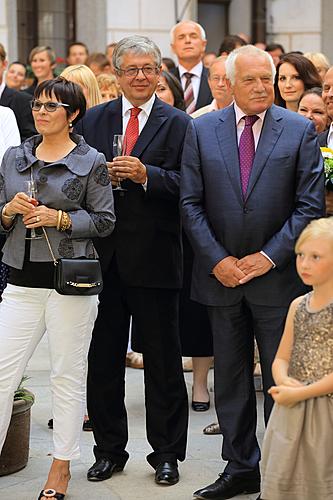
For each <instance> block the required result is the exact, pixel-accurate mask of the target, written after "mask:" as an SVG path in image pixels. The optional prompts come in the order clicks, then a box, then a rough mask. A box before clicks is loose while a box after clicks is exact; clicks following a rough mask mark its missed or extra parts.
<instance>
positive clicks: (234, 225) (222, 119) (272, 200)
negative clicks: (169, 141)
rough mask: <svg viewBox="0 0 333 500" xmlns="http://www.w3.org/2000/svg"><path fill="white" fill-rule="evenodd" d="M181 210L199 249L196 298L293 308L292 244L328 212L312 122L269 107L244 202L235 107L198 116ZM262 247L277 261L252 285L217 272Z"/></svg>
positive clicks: (188, 147) (187, 149)
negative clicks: (231, 284)
mask: <svg viewBox="0 0 333 500" xmlns="http://www.w3.org/2000/svg"><path fill="white" fill-rule="evenodd" d="M181 210H182V215H183V221H184V227H185V230H186V232H187V234H188V237H189V239H190V241H191V243H192V246H193V248H194V252H195V264H194V271H193V281H192V294H193V298H194V299H196V300H198V301H199V302H203V303H204V304H207V305H231V304H235V303H237V302H238V301H239V300H241V298H242V297H243V296H245V297H246V298H247V300H249V301H250V302H252V303H255V304H258V305H276V306H282V305H287V304H288V303H289V302H290V300H292V298H293V297H295V296H296V295H298V294H300V293H301V291H302V284H301V282H300V280H299V279H298V277H297V275H296V271H295V265H294V257H293V256H294V245H295V241H296V239H297V237H298V236H299V234H300V232H301V231H302V229H303V228H304V227H305V226H306V224H307V223H308V222H309V221H310V220H311V219H314V218H317V217H321V216H322V215H324V176H323V164H322V157H321V154H320V150H319V147H318V142H317V137H316V134H315V130H314V127H313V124H312V123H311V122H310V121H309V120H306V119H304V118H303V117H301V116H299V115H298V114H297V113H292V112H290V111H287V110H285V109H283V108H280V107H277V106H275V105H273V106H272V107H271V108H269V109H268V110H267V113H266V116H265V120H264V124H263V128H262V131H261V135H260V140H259V143H258V146H257V149H256V154H255V159H254V163H253V167H252V171H251V176H250V180H249V185H248V190H247V196H246V200H245V201H244V199H243V195H242V190H241V183H240V170H239V158H238V145H237V132H236V123H235V113H234V108H233V106H229V107H228V108H225V109H223V110H221V111H215V112H214V113H208V114H206V115H204V116H202V117H200V118H197V119H196V120H193V121H192V122H191V123H190V125H189V128H188V132H187V136H186V140H185V145H184V153H183V162H182V178H181ZM261 250H262V251H264V252H265V253H266V254H267V255H268V256H269V257H270V258H271V259H272V260H273V261H274V263H275V264H276V268H275V269H272V270H270V271H269V272H268V273H267V274H265V275H263V276H261V277H258V278H255V279H253V280H252V281H250V282H249V283H247V284H246V285H243V286H238V287H236V288H227V287H224V286H223V285H222V284H220V283H219V282H218V281H217V280H216V279H215V278H212V277H211V271H212V269H213V268H214V266H215V265H216V264H217V263H218V262H219V261H220V260H222V259H223V258H225V257H227V256H229V255H232V256H234V257H237V258H241V257H244V256H245V255H248V254H251V253H255V252H258V251H261Z"/></svg>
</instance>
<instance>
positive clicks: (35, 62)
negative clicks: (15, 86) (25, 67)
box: [24, 45, 56, 95]
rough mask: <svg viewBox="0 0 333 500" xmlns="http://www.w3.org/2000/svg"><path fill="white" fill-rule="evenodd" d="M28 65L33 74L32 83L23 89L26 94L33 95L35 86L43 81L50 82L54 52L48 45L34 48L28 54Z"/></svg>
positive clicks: (54, 60)
mask: <svg viewBox="0 0 333 500" xmlns="http://www.w3.org/2000/svg"><path fill="white" fill-rule="evenodd" d="M29 63H30V65H31V70H32V72H33V74H34V77H35V79H34V82H33V83H32V85H30V87H28V88H27V89H25V90H24V91H25V92H28V94H31V95H34V92H35V89H36V87H37V85H39V84H40V83H42V82H44V81H45V80H52V78H53V77H54V74H53V70H54V69H55V67H56V55H55V52H54V51H53V50H52V49H51V47H49V46H48V45H40V46H37V47H34V48H33V49H32V51H31V52H30V54H29Z"/></svg>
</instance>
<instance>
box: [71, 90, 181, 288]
mask: <svg viewBox="0 0 333 500" xmlns="http://www.w3.org/2000/svg"><path fill="white" fill-rule="evenodd" d="M190 120H191V118H190V117H189V116H187V115H186V113H184V112H183V111H179V110H178V109H175V108H173V107H172V106H169V105H168V104H165V103H164V102H162V101H161V100H160V99H158V98H156V99H155V102H154V105H153V108H152V111H151V113H150V115H149V118H148V121H147V123H146V125H145V126H144V128H143V130H142V131H141V133H140V136H139V138H138V140H137V142H136V144H135V146H134V149H133V151H132V153H131V156H136V157H138V158H139V159H140V161H141V162H142V163H143V164H144V165H145V166H146V169H147V176H148V185H147V191H145V190H144V189H143V187H142V186H141V184H136V183H134V182H132V181H130V180H126V181H124V182H122V185H123V187H124V188H126V189H127V192H126V193H125V195H124V196H121V193H119V191H118V192H117V191H114V203H115V213H116V227H115V231H114V233H113V234H112V235H111V236H110V237H106V238H103V239H102V238H100V239H99V241H96V242H94V243H95V246H96V248H97V251H98V253H99V255H100V258H101V262H102V266H103V269H106V268H107V267H108V265H109V263H110V262H111V259H112V256H113V255H114V254H115V253H116V256H117V263H118V268H119V272H120V275H121V278H122V279H123V281H124V282H125V283H126V284H127V285H129V286H140V287H152V288H179V287H180V286H181V283H182V252H181V240H180V214H179V180H180V163H181V155H182V150H183V143H184V138H185V133H186V128H187V124H188V122H189V121H190ZM75 130H76V132H77V133H79V134H81V135H83V136H84V138H85V140H86V142H87V143H88V144H89V145H91V146H93V147H95V148H96V149H97V150H98V151H101V152H103V153H104V154H105V157H106V159H107V161H112V158H113V153H112V140H113V135H114V134H122V132H123V131H122V101H121V98H119V99H116V100H114V101H111V102H108V103H106V104H101V105H99V106H95V107H94V108H92V109H90V110H89V111H88V112H87V113H86V115H85V116H84V118H83V119H82V120H81V121H80V122H79V123H78V124H77V125H76V127H75ZM103 240H104V241H103Z"/></svg>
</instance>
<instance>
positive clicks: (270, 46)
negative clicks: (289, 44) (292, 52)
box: [265, 43, 285, 54]
mask: <svg viewBox="0 0 333 500" xmlns="http://www.w3.org/2000/svg"><path fill="white" fill-rule="evenodd" d="M277 49H280V50H281V52H282V54H285V50H284V47H283V45H281V44H280V43H269V44H268V45H266V48H265V51H266V52H273V50H277Z"/></svg>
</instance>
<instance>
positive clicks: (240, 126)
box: [234, 102, 276, 268]
mask: <svg viewBox="0 0 333 500" xmlns="http://www.w3.org/2000/svg"><path fill="white" fill-rule="evenodd" d="M234 109H235V115H236V128H237V143H238V145H239V141H240V137H241V135H242V132H243V130H244V127H245V120H244V117H245V116H246V113H244V111H242V110H241V109H240V108H239V107H238V106H237V104H236V103H235V102H234ZM266 112H267V110H265V111H263V112H262V113H257V116H259V119H258V120H257V121H256V122H255V123H254V124H253V126H252V130H253V137H254V147H255V150H257V146H258V142H259V139H260V134H261V130H262V126H263V124H264V119H265V115H266ZM260 253H261V254H262V255H264V257H266V259H268V260H269V261H270V262H271V263H272V264H273V268H274V267H276V266H275V263H274V262H273V261H272V259H271V258H270V257H269V255H267V254H266V253H265V252H263V251H262V250H261V251H260Z"/></svg>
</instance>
